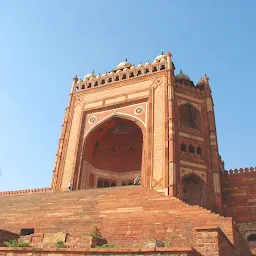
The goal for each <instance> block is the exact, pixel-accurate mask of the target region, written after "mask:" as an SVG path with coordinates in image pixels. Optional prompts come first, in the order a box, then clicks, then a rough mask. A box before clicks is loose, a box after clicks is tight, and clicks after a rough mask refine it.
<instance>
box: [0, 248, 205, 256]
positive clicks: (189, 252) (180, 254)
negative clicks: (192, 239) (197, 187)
mask: <svg viewBox="0 0 256 256" xmlns="http://www.w3.org/2000/svg"><path fill="white" fill-rule="evenodd" d="M16 254H18V255H19V256H39V255H44V256H57V255H58V256H64V255H65V256H75V255H98V256H100V255H104V256H105V255H111V256H115V255H116V256H117V255H119V256H132V255H136V256H137V255H147V256H153V255H164V256H200V255H201V254H200V253H198V252H196V251H195V250H194V249H193V248H153V249H142V250H139V249H130V250H129V249H125V250H123V249H66V248H64V249H50V250H42V249H34V248H25V249H24V248H4V247H0V255H1V256H13V255H16Z"/></svg>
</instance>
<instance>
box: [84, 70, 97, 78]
mask: <svg viewBox="0 0 256 256" xmlns="http://www.w3.org/2000/svg"><path fill="white" fill-rule="evenodd" d="M93 78H95V74H94V71H92V73H91V74H87V75H86V76H85V77H84V80H89V79H93Z"/></svg>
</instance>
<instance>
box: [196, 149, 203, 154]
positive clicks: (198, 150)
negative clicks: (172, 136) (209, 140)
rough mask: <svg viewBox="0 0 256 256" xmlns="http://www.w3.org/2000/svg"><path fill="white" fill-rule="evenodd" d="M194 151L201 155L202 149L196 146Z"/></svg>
mask: <svg viewBox="0 0 256 256" xmlns="http://www.w3.org/2000/svg"><path fill="white" fill-rule="evenodd" d="M196 153H197V154H198V155H202V149H201V147H198V148H197V149H196Z"/></svg>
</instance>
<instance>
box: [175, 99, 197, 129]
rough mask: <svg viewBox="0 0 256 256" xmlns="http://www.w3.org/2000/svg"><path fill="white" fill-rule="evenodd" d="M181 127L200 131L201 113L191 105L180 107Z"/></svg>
mask: <svg viewBox="0 0 256 256" xmlns="http://www.w3.org/2000/svg"><path fill="white" fill-rule="evenodd" d="M179 116H180V127H181V128H193V129H197V130H200V125H201V124H200V123H201V118H200V113H199V111H198V110H197V109H196V108H195V107H194V106H193V105H191V104H183V105H181V106H180V107H179Z"/></svg>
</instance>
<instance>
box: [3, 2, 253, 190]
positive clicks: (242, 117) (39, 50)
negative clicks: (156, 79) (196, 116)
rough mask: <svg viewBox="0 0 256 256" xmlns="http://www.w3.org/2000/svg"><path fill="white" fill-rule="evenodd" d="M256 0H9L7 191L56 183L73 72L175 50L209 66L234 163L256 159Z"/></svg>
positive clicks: (195, 70)
mask: <svg viewBox="0 0 256 256" xmlns="http://www.w3.org/2000/svg"><path fill="white" fill-rule="evenodd" d="M255 12H256V1H254V0H251V1H242V0H240V1H235V0H226V1H221V0H214V1H213V0H209V1H205V0H196V1H195V0H194V1H192V0H187V1H185V0H184V1H183V0H165V1H164V0H159V1H152V0H147V1H146V0H140V1H138V0H130V1H115V0H109V1H106V0H93V1H85V0H84V1H78V0H72V1H64V0H61V1H60V0H55V1H51V0H44V1H34V0H31V1H28V0H23V1H19V0H16V1H15V0H10V1H4V0H0V31H1V34H0V39H1V40H0V79H1V80H0V81H1V83H0V95H1V100H0V118H1V126H0V145H1V147H0V168H1V169H2V170H3V174H2V177H1V178H0V190H16V189H25V188H38V187H47V186H49V185H50V181H51V175H52V169H53V164H54V160H55V153H56V149H57V143H58V138H59V134H60V128H61V124H62V120H63V116H64V110H65V107H66V105H67V101H68V97H69V91H70V87H71V83H72V78H73V77H74V76H75V75H76V74H78V76H79V78H81V77H84V75H85V74H87V73H89V72H91V71H92V70H93V69H94V70H95V72H96V73H101V74H102V73H103V72H105V71H106V70H111V69H113V68H115V67H116V66H117V64H118V63H120V62H121V61H124V59H125V58H126V57H127V58H128V60H129V61H130V62H132V63H134V64H139V63H140V62H141V61H142V63H145V62H146V61H147V60H149V61H153V59H154V57H155V56H157V55H159V54H160V53H161V51H164V52H167V51H171V53H172V54H173V61H174V63H175V66H176V72H179V70H180V68H182V69H183V72H184V73H186V74H188V75H189V76H190V77H191V79H192V80H194V82H197V81H198V79H199V78H200V77H201V76H203V75H204V74H205V73H207V75H208V76H209V77H210V83H211V88H212V93H213V97H214V103H215V115H216V123H217V132H218V140H219V150H220V154H221V156H222V158H223V159H224V160H225V163H226V169H230V168H240V167H246V166H255V164H256V161H255V142H256V138H255V125H256V118H255V117H256V114H255V107H254V106H255V93H256V89H255V88H256V75H255V74H256V71H255V67H256V65H255V61H256V51H255V46H256V33H255V25H256V16H255Z"/></svg>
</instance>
